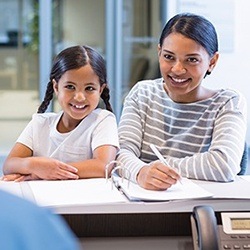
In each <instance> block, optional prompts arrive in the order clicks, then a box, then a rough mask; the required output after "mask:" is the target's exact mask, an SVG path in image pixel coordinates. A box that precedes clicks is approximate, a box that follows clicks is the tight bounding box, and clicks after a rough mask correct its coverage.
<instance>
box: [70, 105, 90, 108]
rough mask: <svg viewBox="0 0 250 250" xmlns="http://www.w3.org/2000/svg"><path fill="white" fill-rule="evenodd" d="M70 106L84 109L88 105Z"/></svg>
mask: <svg viewBox="0 0 250 250" xmlns="http://www.w3.org/2000/svg"><path fill="white" fill-rule="evenodd" d="M70 105H71V106H72V107H74V108H76V109H84V108H85V107H86V105H76V104H70Z"/></svg>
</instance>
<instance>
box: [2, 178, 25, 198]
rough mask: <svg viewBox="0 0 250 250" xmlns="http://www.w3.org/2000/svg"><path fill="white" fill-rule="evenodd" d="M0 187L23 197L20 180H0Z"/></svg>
mask: <svg viewBox="0 0 250 250" xmlns="http://www.w3.org/2000/svg"><path fill="white" fill-rule="evenodd" d="M0 189H2V190H4V191H6V192H9V193H12V194H14V195H17V196H20V197H22V198H23V193H22V190H21V188H20V182H14V181H0Z"/></svg>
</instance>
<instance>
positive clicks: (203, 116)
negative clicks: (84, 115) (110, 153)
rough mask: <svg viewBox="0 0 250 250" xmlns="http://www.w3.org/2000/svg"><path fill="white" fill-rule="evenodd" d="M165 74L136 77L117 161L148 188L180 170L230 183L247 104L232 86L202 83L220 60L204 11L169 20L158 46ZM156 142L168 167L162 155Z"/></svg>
mask: <svg viewBox="0 0 250 250" xmlns="http://www.w3.org/2000/svg"><path fill="white" fill-rule="evenodd" d="M158 57H159V65H160V71H161V75H162V78H161V79H155V80H146V81H141V82H138V83H137V84H136V85H135V86H134V87H133V89H132V90H131V91H130V93H129V94H128V96H127V97H126V99H125V103H124V108H123V112H122V116H121V120H120V124H119V140H120V151H119V155H118V160H119V161H120V162H121V163H122V164H123V165H124V166H125V167H127V168H128V169H129V170H130V172H131V179H132V181H134V182H138V184H139V185H140V186H142V187H144V188H146V189H153V190H164V189H167V188H169V187H171V185H173V184H175V183H176V181H177V180H178V179H179V178H180V176H183V177H187V178H192V179H201V180H210V181H222V182H228V181H232V180H234V178H235V175H236V174H237V173H238V172H239V171H240V161H241V157H242V154H243V149H244V142H245V134H246V110H245V109H246V103H245V100H244V98H243V97H242V96H241V95H240V94H239V93H237V92H236V91H234V90H229V89H219V90H212V89H208V88H206V87H204V86H202V85H201V83H202V80H203V79H204V78H205V77H206V76H207V75H209V74H211V72H212V71H213V69H214V67H215V66H216V63H217V61H218V58H219V53H218V40H217V34H216V31H215V28H214V26H213V25H212V24H211V22H209V21H208V20H206V19H205V18H204V17H202V16H198V15H194V14H190V13H184V14H178V15H176V16H174V17H173V18H171V19H170V20H169V21H168V22H167V24H166V25H165V27H164V28H163V31H162V34H161V36H160V40H159V45H158ZM150 144H155V146H156V147H157V149H158V150H159V151H160V152H161V154H162V155H163V156H164V158H165V161H167V163H168V164H167V165H166V164H163V163H161V162H160V161H157V157H156V156H155V155H154V153H153V152H152V150H151V148H150Z"/></svg>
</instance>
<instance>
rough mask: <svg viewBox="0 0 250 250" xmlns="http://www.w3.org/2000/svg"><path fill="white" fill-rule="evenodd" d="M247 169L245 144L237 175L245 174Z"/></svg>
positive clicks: (246, 148)
mask: <svg viewBox="0 0 250 250" xmlns="http://www.w3.org/2000/svg"><path fill="white" fill-rule="evenodd" d="M247 167H248V146H247V143H245V147H244V152H243V155H242V159H241V162H240V172H239V173H238V175H244V174H246V171H247Z"/></svg>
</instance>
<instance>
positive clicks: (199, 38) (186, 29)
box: [159, 13, 218, 74]
mask: <svg viewBox="0 0 250 250" xmlns="http://www.w3.org/2000/svg"><path fill="white" fill-rule="evenodd" d="M174 32H175V33H180V34H182V35H183V36H185V37H187V38H190V39H192V40H194V41H195V42H197V43H199V44H200V45H201V46H202V47H203V48H204V49H205V50H206V51H207V53H208V54H209V55H210V56H211V57H212V56H213V55H214V54H215V53H216V52H217V51H218V38H217V33H216V30H215V28H214V26H213V24H212V23H211V22H209V21H208V20H207V19H205V18H204V17H202V16H199V15H195V14H192V13H181V14H177V15H176V16H174V17H172V18H171V19H170V20H169V21H168V22H167V23H166V25H165V26H164V28H163V30H162V33H161V36H160V40H159V45H160V47H162V44H163V42H164V39H165V38H166V37H167V36H168V35H170V34H171V33H174ZM207 74H209V72H207Z"/></svg>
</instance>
